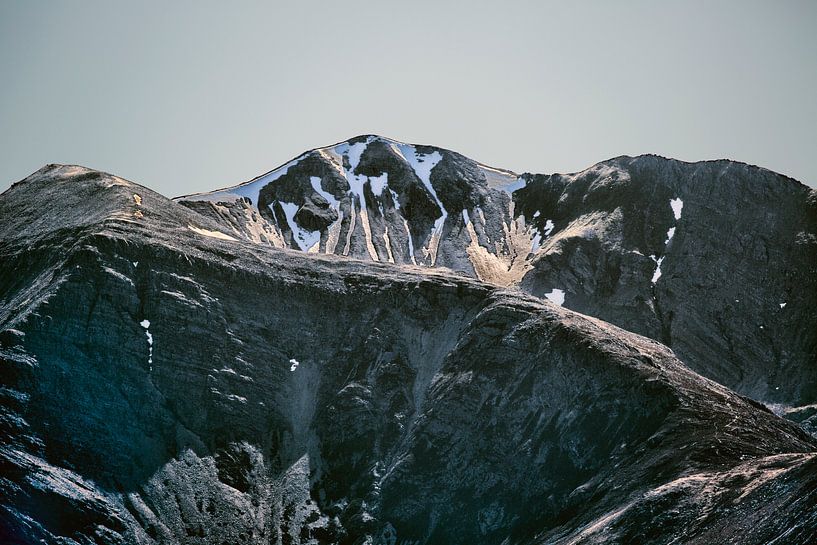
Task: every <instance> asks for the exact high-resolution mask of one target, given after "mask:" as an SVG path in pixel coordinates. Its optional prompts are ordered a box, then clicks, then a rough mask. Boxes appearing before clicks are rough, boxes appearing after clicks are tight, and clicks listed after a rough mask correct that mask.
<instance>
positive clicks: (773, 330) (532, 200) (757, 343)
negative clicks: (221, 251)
mask: <svg viewBox="0 0 817 545" xmlns="http://www.w3.org/2000/svg"><path fill="white" fill-rule="evenodd" d="M178 201H179V202H180V203H182V204H184V205H186V206H188V207H190V208H191V209H193V210H195V211H197V212H199V213H202V214H204V215H207V216H208V217H210V218H212V219H213V220H214V221H216V222H218V223H220V224H221V225H223V230H224V231H225V232H226V233H229V234H230V236H233V237H235V238H241V239H245V240H250V241H254V242H257V243H260V244H264V245H271V246H275V247H279V248H284V247H285V248H294V249H301V250H304V251H308V252H312V253H326V254H335V255H346V256H352V257H357V258H360V259H364V260H372V261H380V262H394V263H398V264H400V263H403V264H409V263H410V264H417V265H421V266H438V267H446V268H449V269H453V270H455V271H459V272H461V273H464V274H466V275H468V276H471V277H475V278H479V279H481V280H483V281H486V282H490V283H494V284H498V285H502V286H517V287H519V288H521V289H523V290H524V291H526V292H528V293H531V294H534V295H537V296H540V297H547V298H549V299H551V300H552V301H555V302H557V303H559V304H563V305H564V306H565V307H567V308H570V309H573V310H577V311H579V312H582V313H584V314H589V315H592V316H596V317H599V318H602V319H604V320H606V321H609V322H611V323H614V324H616V325H619V326H621V327H623V328H625V329H627V330H629V331H633V332H636V333H639V334H642V335H645V336H648V337H651V338H653V339H656V340H658V341H660V342H662V343H664V344H665V345H667V346H669V347H671V348H672V349H673V350H674V351H675V353H676V354H677V355H678V357H680V358H681V360H683V361H684V362H685V363H687V364H688V365H689V366H690V367H692V368H693V369H694V370H696V371H698V372H699V373H701V374H703V375H705V376H707V377H709V378H712V379H714V380H716V381H718V382H720V383H722V384H725V385H726V386H728V387H730V388H732V389H735V390H736V391H738V392H741V393H743V394H746V395H749V396H751V397H753V398H755V399H757V400H760V401H763V402H764V403H767V404H769V405H770V406H774V407H776V408H778V409H779V410H780V411H781V412H790V411H792V410H794V409H792V407H801V406H808V405H810V404H815V403H817V372H815V366H817V312H815V311H814V309H815V308H817V193H816V192H815V191H812V190H809V189H808V188H807V187H806V186H804V185H802V184H800V183H799V182H796V181H794V180H791V179H789V178H786V177H784V176H781V175H778V174H775V173H773V172H770V171H768V170H764V169H761V168H757V167H752V166H749V165H745V164H742V163H734V162H730V161H708V162H702V163H683V162H680V161H675V160H671V159H664V158H661V157H656V156H642V157H636V158H631V157H619V158H616V159H611V160H609V161H605V162H603V163H599V164H597V165H595V166H593V167H591V168H589V169H587V170H585V171H583V172H580V173H577V174H571V175H558V174H555V175H549V176H545V175H532V174H523V175H516V174H514V173H512V172H510V171H505V170H499V169H495V168H491V167H487V166H485V165H483V164H480V163H477V162H475V161H472V160H470V159H467V158H465V157H463V156H462V155H460V154H457V153H454V152H451V151H448V150H444V149H441V148H435V147H430V146H415V145H410V144H404V143H401V142H397V141H394V140H390V139H388V138H383V137H379V136H361V137H357V138H353V139H351V140H349V141H347V142H342V143H340V144H336V145H334V146H329V147H325V148H319V149H315V150H312V151H310V152H307V153H305V154H303V155H301V156H300V157H298V158H296V159H294V160H292V161H290V162H289V163H287V164H286V165H283V166H282V167H280V168H278V169H276V170H274V171H272V172H270V173H268V174H265V175H263V176H260V177H259V178H256V179H255V180H252V181H250V182H247V183H246V184H242V185H239V186H236V187H232V188H228V189H224V190H219V191H216V192H212V193H205V194H199V195H189V196H185V197H180V198H179V199H178ZM798 414H799V413H798Z"/></svg>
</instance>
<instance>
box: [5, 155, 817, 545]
mask: <svg viewBox="0 0 817 545" xmlns="http://www.w3.org/2000/svg"><path fill="white" fill-rule="evenodd" d="M362 161H363V159H361V162H362ZM533 183H535V182H532V183H530V184H529V185H528V187H531V186H532V185H533ZM489 189H490V188H489ZM276 191H277V189H276ZM383 194H386V195H390V194H391V193H390V192H389V193H387V192H386V191H385V190H384V191H383V192H382V193H381V195H383ZM486 194H487V195H491V193H490V191H489V190H488V189H486ZM514 195H515V194H514ZM338 196H340V195H338ZM399 198H400V197H399V195H398V201H399ZM497 199H499V197H497ZM270 202H272V205H273V209H276V208H280V209H282V210H284V213H287V212H286V208H285V207H284V205H283V204H282V203H281V201H280V200H278V201H276V200H275V199H273V200H272V201H270ZM276 202H277V204H276ZM367 202H368V201H367ZM372 202H375V201H372ZM506 202H507V203H509V202H510V201H509V200H508V201H506ZM314 203H315V199H314V198H313V204H314ZM486 203H488V199H487V197H486V199H485V201H482V204H481V206H484V207H485V208H488V204H486ZM408 204H409V203H408V201H406V202H405V203H404V204H403V205H401V206H404V208H403V210H405V209H406V207H408ZM500 204H501V206H505V203H500ZM219 206H221V205H219ZM194 208H195V206H194ZM323 208H324V211H326V207H323ZM303 209H304V205H301V206H300V207H299V208H298V209H297V210H295V214H296V217H297V214H299V212H300V211H301V210H303ZM217 210H218V209H217ZM228 210H237V209H235V208H228ZM290 210H291V208H290ZM370 210H371V208H370ZM452 210H453V208H452ZM228 213H229V212H228ZM248 213H249V214H250V217H251V214H252V210H249V212H248ZM350 214H351V213H350ZM355 214H356V217H359V216H362V214H361V213H360V212H359V211H356V212H355ZM509 214H510V210H509ZM554 216H556V214H554ZM233 217H234V216H233ZM239 217H240V216H239ZM301 217H309V215H308V214H307V213H306V212H304V213H303V215H302V216H301ZM338 217H340V214H338ZM557 219H558V218H557ZM356 221H357V220H356ZM472 221H474V223H476V221H475V220H472ZM372 223H373V222H371V218H370V226H371V225H372ZM432 223H433V222H432ZM485 223H486V224H487V223H489V220H487V217H486V222H485ZM231 225H235V226H236V228H237V231H239V232H240V231H241V225H242V224H231ZM270 225H271V224H270ZM446 225H448V224H446ZM412 229H413V227H412V225H409V229H408V230H409V232H411V230H412ZM679 229H680V227H679ZM239 232H236V231H232V230H231V229H228V228H227V225H226V224H225V223H224V222H223V221H222V220H219V219H217V218H214V217H213V216H212V215H211V216H209V217H208V215H202V214H199V213H198V212H196V211H194V210H190V209H189V208H186V207H183V206H180V205H179V204H176V203H174V202H172V201H170V200H168V199H165V198H164V197H162V196H161V195H158V194H156V193H154V192H152V191H150V190H148V189H146V188H144V187H141V186H138V185H136V184H133V183H131V182H128V181H125V180H122V179H119V178H116V177H113V176H110V175H106V174H103V173H99V172H95V171H91V170H87V169H82V168H80V167H65V166H56V165H53V166H49V167H46V168H44V169H43V170H41V171H39V172H37V173H35V174H34V175H32V176H31V177H29V178H28V179H26V180H24V181H23V182H20V183H18V184H15V185H14V186H13V187H12V188H11V189H9V190H8V191H7V192H5V193H4V194H3V195H2V196H0V257H1V259H0V365H2V366H3V370H4V371H3V373H1V374H0V380H1V381H2V385H0V396H2V398H1V399H2V402H0V434H2V441H0V467H1V468H2V471H0V537H2V540H3V541H4V542H10V543H35V542H40V540H44V541H45V542H48V543H241V542H246V543H280V544H285V543H286V544H295V543H360V544H362V543H379V544H391V545H394V544H396V543H486V544H490V543H509V544H510V543H520V544H540V543H604V542H609V543H622V542H641V543H677V542H679V541H680V542H685V543H713V542H721V543H768V542H772V541H773V540H777V542H778V543H783V542H786V543H804V544H805V543H811V542H813V541H814V539H815V538H816V537H817V509H815V507H814V506H815V505H817V472H815V469H817V455H816V454H815V451H817V442H815V440H814V439H813V438H811V437H809V436H808V435H807V434H805V433H804V432H803V431H802V430H801V429H800V428H799V427H797V426H796V425H794V424H792V423H790V422H788V421H786V420H783V419H781V418H779V417H777V416H775V415H774V414H772V413H771V412H770V411H768V410H767V409H765V408H764V407H763V406H762V405H760V404H758V403H756V402H753V401H751V400H749V399H747V398H744V397H742V396H740V395H737V394H735V393H733V392H731V391H730V390H728V389H726V388H724V387H722V386H720V385H718V384H716V383H714V382H712V381H709V380H707V379H705V378H703V377H701V376H699V375H697V374H695V373H694V372H692V371H690V370H689V369H688V368H687V367H686V366H685V365H683V364H682V363H681V362H680V361H679V360H678V359H676V357H675V355H674V354H673V352H672V351H671V350H669V349H668V348H666V347H665V346H663V345H662V344H660V343H658V342H655V341H653V340H650V339H647V338H645V337H641V336H638V335H636V334H633V333H630V332H627V331H624V330H622V329H619V328H617V327H615V326H612V325H610V324H608V323H606V322H603V321H601V320H598V319H595V318H590V317H587V316H583V315H580V314H577V313H575V312H573V311H570V310H568V309H565V308H560V307H559V306H557V305H554V304H552V303H549V302H547V301H543V300H541V299H538V298H535V297H533V296H526V295H523V294H521V293H519V292H518V291H507V290H505V289H502V288H499V287H496V286H494V285H491V284H487V283H484V282H480V281H478V280H476V279H471V278H468V277H467V276H463V275H461V274H456V273H452V272H449V271H446V270H445V269H442V268H440V269H431V270H429V269H427V268H419V267H417V268H415V267H413V266H409V267H395V266H393V265H390V264H381V263H370V262H369V263H367V262H364V261H358V260H350V259H344V258H342V257H336V256H331V255H305V254H303V253H299V252H293V251H290V250H280V249H276V248H273V247H269V246H270V245H259V244H254V243H251V242H249V241H247V240H242V239H243V237H242V236H240V234H239ZM266 232H270V231H266ZM679 236H680V232H679V233H677V234H676V237H679ZM259 238H260V237H259ZM444 238H445V237H443V241H442V242H440V246H438V247H437V253H436V254H434V253H432V252H430V251H429V254H428V256H426V259H432V261H433V257H432V256H434V255H436V256H437V259H441V258H442V256H443V255H446V250H445V241H444ZM268 240H270V238H269V237H268ZM290 240H291V239H290ZM324 240H325V239H324V234H321V241H322V243H323V242H324ZM326 240H328V236H327V237H326ZM339 240H343V239H342V237H340V238H339ZM679 240H680V238H679ZM418 244H425V242H423V243H418ZM351 246H352V245H351V244H350V248H351ZM432 246H433V245H432ZM418 247H420V246H418ZM367 251H368V250H367ZM350 252H351V250H350ZM378 255H379V254H378ZM418 255H419V254H418ZM667 265H669V263H667ZM668 270H669V269H668ZM665 274H667V273H665ZM569 300H570V299H567V301H569Z"/></svg>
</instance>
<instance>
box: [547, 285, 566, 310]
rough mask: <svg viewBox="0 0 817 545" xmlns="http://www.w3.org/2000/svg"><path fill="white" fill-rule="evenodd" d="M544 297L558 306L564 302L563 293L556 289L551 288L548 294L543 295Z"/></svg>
mask: <svg viewBox="0 0 817 545" xmlns="http://www.w3.org/2000/svg"><path fill="white" fill-rule="evenodd" d="M545 297H547V299H548V301H550V302H551V303H556V304H557V305H559V306H562V305H563V304H564V302H565V292H564V290H560V289H558V288H553V290H551V292H550V293H546V294H545Z"/></svg>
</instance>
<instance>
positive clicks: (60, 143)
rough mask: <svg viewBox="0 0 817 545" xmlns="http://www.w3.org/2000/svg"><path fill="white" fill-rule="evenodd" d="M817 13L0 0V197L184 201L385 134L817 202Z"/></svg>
mask: <svg viewBox="0 0 817 545" xmlns="http://www.w3.org/2000/svg"><path fill="white" fill-rule="evenodd" d="M815 26H817V2H814V1H795V0H790V1H784V2H773V1H768V2H755V1H752V0H740V1H734V2H727V1H695V0H692V1H684V2H653V1H645V2H637V1H629V2H609V1H598V2H592V1H586V2H565V1H564V0H560V1H558V2H549V1H542V0H539V1H512V0H508V1H502V2H498V1H491V2H484V1H479V0H472V1H470V2H467V1H462V2H453V1H444V0H439V1H424V0H414V1H412V2H392V1H386V0H379V1H365V2H364V1H360V2H358V1H354V0H347V1H344V2H322V1H317V0H301V1H293V2H269V1H268V2H249V1H246V2H221V1H219V2H208V1H204V0H196V1H188V2H184V1H174V2H166V1H161V2H151V1H143V2H138V3H137V2H131V3H126V2H120V1H108V0H106V1H98V2H97V1H80V0H75V1H50V2H41V1H23V0H19V1H16V0H0V191H2V190H5V189H7V188H8V186H9V185H10V184H11V183H13V182H15V181H18V180H20V179H22V178H24V177H25V176H27V175H28V174H30V173H32V172H34V171H35V170H37V169H39V168H40V167H42V166H43V165H45V164H48V163H70V164H81V165H85V166H88V167H92V168H96V169H99V170H104V171H107V172H110V173H113V174H116V175H118V176H121V177H123V178H127V179H129V180H131V181H134V182H138V183H140V184H142V185H145V186H148V187H150V188H152V189H154V190H156V191H159V192H160V193H162V194H164V195H166V196H168V197H173V196H177V195H183V194H187V193H192V192H197V191H207V190H211V189H215V188H220V187H224V186H229V185H233V184H236V183H239V182H242V181H245V180H247V179H250V178H253V177H255V176H257V175H259V174H261V173H263V172H266V171H268V170H271V169H272V168H274V167H276V166H278V165H280V164H282V163H284V162H286V161H288V160H289V159H291V158H293V157H295V156H297V155H299V154H300V153H302V152H303V151H305V150H307V149H311V148H314V147H319V146H324V145H328V144H331V143H334V142H338V141H341V140H346V139H348V138H350V137H352V136H355V135H359V134H380V135H383V136H388V137H391V138H395V139H397V140H402V141H406V142H411V143H418V144H430V145H435V146H439V147H443V148H448V149H452V150H455V151H458V152H460V153H462V154H464V155H466V156H468V157H471V158H472V159H475V160H478V161H480V162H483V163H486V164H489V165H492V166H497V167H501V168H507V169H510V170H514V171H516V172H520V173H521V172H537V173H553V172H561V173H566V172H575V171H578V170H582V169H584V168H587V167H588V166H590V165H592V164H594V163H596V162H599V161H602V160H604V159H608V158H610V157H615V156H618V155H639V154H643V153H657V154H659V155H664V156H668V157H674V158H677V159H682V160H685V161H698V160H705V159H719V158H727V159H734V160H738V161H744V162H747V163H751V164H756V165H760V166H763V167H766V168H769V169H771V170H775V171H777V172H780V173H783V174H786V175H789V176H792V177H794V178H796V179H798V180H800V181H801V182H803V183H806V184H808V185H810V186H812V187H815V186H817V28H815Z"/></svg>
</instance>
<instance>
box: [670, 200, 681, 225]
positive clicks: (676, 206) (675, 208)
mask: <svg viewBox="0 0 817 545" xmlns="http://www.w3.org/2000/svg"><path fill="white" fill-rule="evenodd" d="M669 205H670V206H671V207H672V213H673V215H675V219H676V220H679V219H681V210H682V209H683V208H684V201H682V200H681V199H671V200H670V201H669Z"/></svg>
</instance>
